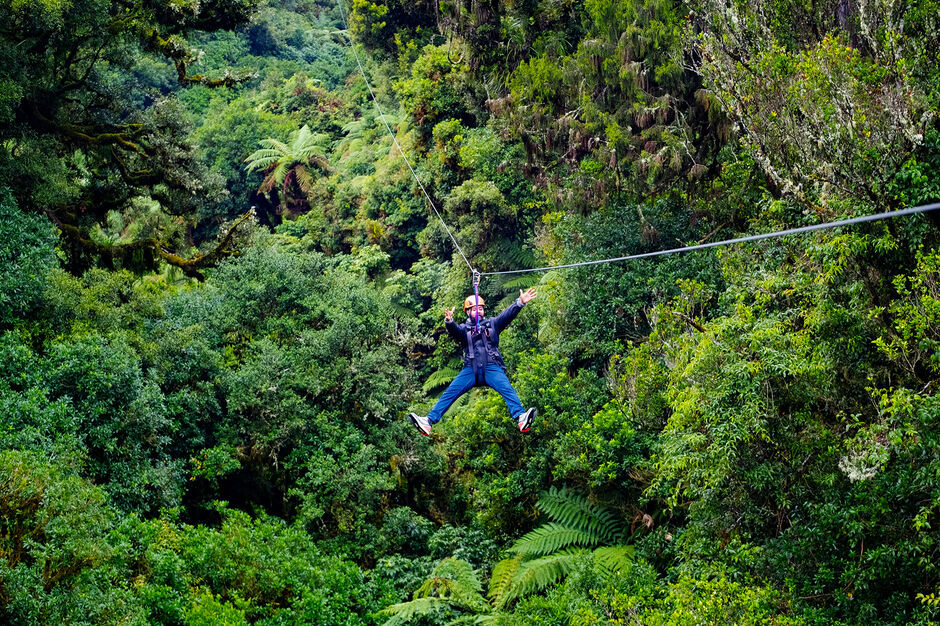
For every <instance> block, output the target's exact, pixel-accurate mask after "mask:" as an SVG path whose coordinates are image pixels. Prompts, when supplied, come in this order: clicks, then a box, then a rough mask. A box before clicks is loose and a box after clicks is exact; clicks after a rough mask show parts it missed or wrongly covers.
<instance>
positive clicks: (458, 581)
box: [381, 557, 490, 626]
mask: <svg viewBox="0 0 940 626" xmlns="http://www.w3.org/2000/svg"><path fill="white" fill-rule="evenodd" d="M482 590H483V588H482V584H481V583H480V579H479V577H478V576H477V574H476V572H475V571H474V570H473V567H472V566H471V565H470V564H469V563H467V562H466V561H461V560H460V559H455V558H452V557H451V558H446V559H444V560H442V561H440V562H439V563H438V564H437V565H436V566H435V567H434V570H433V571H432V572H431V575H430V576H429V577H428V579H427V580H425V581H424V584H423V585H421V587H419V588H418V590H417V591H415V593H414V599H412V600H410V601H409V602H402V603H400V604H393V605H392V606H388V607H386V608H384V609H382V611H381V614H382V615H387V616H388V620H387V621H386V622H385V625H386V626H395V625H397V624H405V623H409V620H413V619H415V618H418V617H425V616H434V617H436V618H438V619H447V618H448V617H453V616H454V614H453V612H454V611H455V610H456V611H459V612H463V613H467V614H470V615H473V614H478V613H487V612H489V610H490V607H489V605H488V604H487V602H486V600H485V599H484V598H483V595H482ZM459 621H461V620H459V619H457V620H453V619H447V621H446V622H440V623H448V624H453V623H458V622H459Z"/></svg>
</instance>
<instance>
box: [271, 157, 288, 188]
mask: <svg viewBox="0 0 940 626" xmlns="http://www.w3.org/2000/svg"><path fill="white" fill-rule="evenodd" d="M288 169H289V168H288V164H287V163H285V162H284V161H281V162H280V163H278V164H277V167H275V168H274V171H273V172H271V176H272V178H273V179H274V181H275V182H276V183H277V184H278V185H281V184H283V183H284V179H285V178H287V171H288Z"/></svg>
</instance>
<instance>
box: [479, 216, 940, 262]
mask: <svg viewBox="0 0 940 626" xmlns="http://www.w3.org/2000/svg"><path fill="white" fill-rule="evenodd" d="M937 209H940V202H935V203H933V204H923V205H920V206H915V207H910V208H907V209H900V210H898V211H888V212H886V213H876V214H874V215H862V216H860V217H853V218H849V219H845V220H838V221H836V222H826V223H823V224H813V225H811V226H800V227H799V228H788V229H786V230H777V231H774V232H771V233H761V234H759V235H748V236H746V237H737V238H735V239H724V240H722V241H713V242H711V243H700V244H697V245H694V246H684V247H682V248H671V249H669V250H657V251H656V252H643V253H641V254H631V255H629V256H618V257H614V258H611V259H598V260H596V261H582V262H580V263H567V264H565V265H549V266H546V267H532V268H529V269H523V270H505V271H502V272H480V276H498V275H500V274H527V273H529V272H545V271H548V270H558V269H564V268H567V267H581V266H584V265H600V264H601V263H615V262H617V261H629V260H631V259H646V258H649V257H654V256H663V255H666V254H680V253H683V252H692V251H693V250H704V249H705V248H715V247H717V246H728V245H731V244H735V243H746V242H748V241H759V240H761V239H772V238H776V237H785V236H787V235H796V234H799V233H808V232H812V231H814V230H823V229H825V228H835V227H837V226H848V225H850V224H861V223H862V222H877V221H879V220H886V219H889V218H892V217H902V216H904V215H913V214H915V213H926V212H928V211H935V210H937Z"/></svg>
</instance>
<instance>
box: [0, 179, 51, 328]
mask: <svg viewBox="0 0 940 626" xmlns="http://www.w3.org/2000/svg"><path fill="white" fill-rule="evenodd" d="M55 237H56V235H55V232H54V230H53V227H52V224H50V223H49V221H48V220H46V219H45V218H43V217H41V216H38V215H29V214H26V213H23V212H22V211H20V210H19V208H18V207H17V204H16V200H14V198H13V194H12V193H10V191H9V190H8V189H5V188H0V320H2V321H3V323H5V322H7V320H10V319H11V318H17V317H21V316H23V315H24V314H26V313H28V312H29V311H30V310H31V309H32V308H33V307H34V306H35V305H36V304H37V303H38V301H39V299H40V296H41V295H42V292H43V290H44V288H45V286H46V284H47V280H48V274H49V271H50V270H51V269H52V268H53V267H54V266H55V264H56V258H55V250H54V248H53V246H54V244H55Z"/></svg>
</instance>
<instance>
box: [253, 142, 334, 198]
mask: <svg viewBox="0 0 940 626" xmlns="http://www.w3.org/2000/svg"><path fill="white" fill-rule="evenodd" d="M325 139H326V135H324V134H322V133H321V134H313V133H311V132H310V128H308V127H307V125H306V124H304V125H303V126H302V127H301V128H300V129H299V130H297V131H294V132H293V133H291V139H290V141H289V143H287V144H285V143H283V142H281V141H278V140H277V139H271V138H267V139H262V140H261V145H262V146H265V147H264V148H261V149H259V150H256V151H255V152H252V153H251V154H250V155H248V158H246V159H245V161H247V163H248V165H247V169H248V171H249V172H251V171H254V170H267V171H268V174H267V176H265V179H264V180H263V181H261V186H260V187H259V188H258V190H259V191H262V192H270V191H272V190H274V189H275V188H277V187H281V192H282V194H283V195H284V201H285V203H287V202H289V200H290V198H291V196H292V195H294V196H296V195H297V191H299V192H300V196H301V197H300V198H299V200H300V201H301V202H302V201H303V200H304V199H305V198H304V196H305V195H306V194H309V193H310V191H311V190H312V189H313V184H314V182H315V180H316V179H315V177H314V172H313V170H312V168H317V169H319V170H321V171H329V169H330V167H329V162H328V161H327V159H326V156H325V155H324V154H323V152H324V147H323V143H324V141H325ZM294 199H295V200H297V198H294ZM286 208H287V207H285V209H286Z"/></svg>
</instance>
